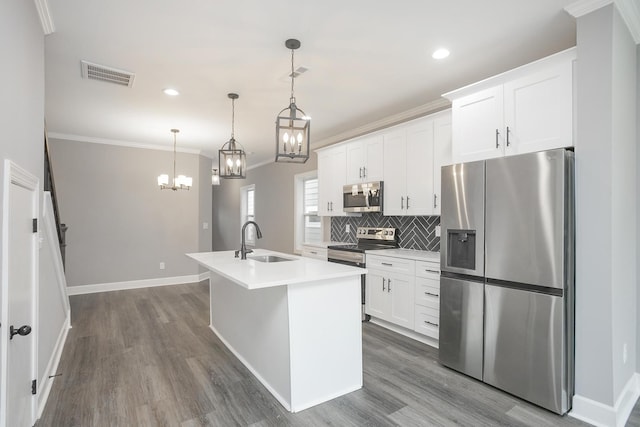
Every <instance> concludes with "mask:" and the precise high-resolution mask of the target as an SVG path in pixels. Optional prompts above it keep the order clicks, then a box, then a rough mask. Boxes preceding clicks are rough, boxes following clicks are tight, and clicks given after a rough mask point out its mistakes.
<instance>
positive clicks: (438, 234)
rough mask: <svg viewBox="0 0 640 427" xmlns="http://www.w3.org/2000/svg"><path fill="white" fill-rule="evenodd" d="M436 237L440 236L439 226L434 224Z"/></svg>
mask: <svg viewBox="0 0 640 427" xmlns="http://www.w3.org/2000/svg"><path fill="white" fill-rule="evenodd" d="M436 237H440V226H439V225H436Z"/></svg>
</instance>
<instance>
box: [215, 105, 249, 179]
mask: <svg viewBox="0 0 640 427" xmlns="http://www.w3.org/2000/svg"><path fill="white" fill-rule="evenodd" d="M227 96H228V97H229V99H231V139H230V140H229V141H227V142H225V143H224V145H223V146H222V148H221V149H220V150H218V167H219V169H220V175H219V176H220V178H237V179H244V178H246V177H247V172H246V170H247V156H246V154H245V152H244V150H243V148H242V145H240V143H239V142H237V141H236V139H235V136H234V130H235V111H236V109H235V101H236V99H238V98H239V97H240V96H239V95H238V94H237V93H230V94H228V95H227ZM212 180H213V178H212ZM214 185H216V184H214Z"/></svg>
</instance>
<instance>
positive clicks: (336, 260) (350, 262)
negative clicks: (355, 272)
mask: <svg viewBox="0 0 640 427" xmlns="http://www.w3.org/2000/svg"><path fill="white" fill-rule="evenodd" d="M327 261H328V262H335V263H336V264H343V265H350V266H351V267H360V268H364V266H365V264H364V263H362V262H353V261H344V260H341V259H335V258H328V259H327Z"/></svg>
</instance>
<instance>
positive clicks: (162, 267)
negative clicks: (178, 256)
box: [160, 262, 164, 270]
mask: <svg viewBox="0 0 640 427" xmlns="http://www.w3.org/2000/svg"><path fill="white" fill-rule="evenodd" d="M160 270H164V262H161V263H160Z"/></svg>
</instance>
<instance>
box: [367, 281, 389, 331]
mask: <svg viewBox="0 0 640 427" xmlns="http://www.w3.org/2000/svg"><path fill="white" fill-rule="evenodd" d="M383 280H384V281H383ZM365 300H366V301H365V302H366V306H365V312H366V313H367V314H368V315H370V316H374V317H377V318H378V319H384V320H386V319H387V318H388V317H389V315H388V313H389V294H388V292H387V279H386V278H385V277H383V276H382V274H381V273H378V272H377V271H375V270H369V272H368V273H367V282H366V291H365Z"/></svg>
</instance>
